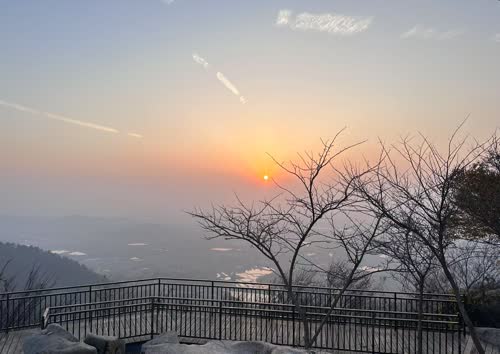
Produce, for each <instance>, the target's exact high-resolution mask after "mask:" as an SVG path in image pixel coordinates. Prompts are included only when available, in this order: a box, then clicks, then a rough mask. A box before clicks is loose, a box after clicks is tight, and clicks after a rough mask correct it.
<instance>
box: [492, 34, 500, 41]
mask: <svg viewBox="0 0 500 354" xmlns="http://www.w3.org/2000/svg"><path fill="white" fill-rule="evenodd" d="M493 40H494V41H495V42H498V43H500V33H497V34H495V36H494V37H493Z"/></svg>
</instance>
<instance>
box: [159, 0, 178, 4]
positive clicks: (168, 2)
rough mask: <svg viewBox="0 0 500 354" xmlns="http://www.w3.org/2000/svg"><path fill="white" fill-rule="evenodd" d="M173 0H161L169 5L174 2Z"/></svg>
mask: <svg viewBox="0 0 500 354" xmlns="http://www.w3.org/2000/svg"><path fill="white" fill-rule="evenodd" d="M174 1H175V0H161V2H162V3H164V4H167V5H170V4H172V3H173V2H174Z"/></svg>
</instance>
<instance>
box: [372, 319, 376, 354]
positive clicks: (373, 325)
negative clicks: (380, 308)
mask: <svg viewBox="0 0 500 354" xmlns="http://www.w3.org/2000/svg"><path fill="white" fill-rule="evenodd" d="M372 353H376V352H375V312H373V313H372Z"/></svg>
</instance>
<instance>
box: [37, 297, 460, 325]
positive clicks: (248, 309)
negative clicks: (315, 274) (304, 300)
mask: <svg viewBox="0 0 500 354" xmlns="http://www.w3.org/2000/svg"><path fill="white" fill-rule="evenodd" d="M151 305H155V306H168V305H171V304H164V303H154V304H153V303H152V302H151V301H146V302H143V303H136V304H127V305H120V306H111V307H105V308H97V309H83V310H82V309H80V310H75V311H71V312H63V313H51V310H52V309H54V307H49V308H47V309H46V311H45V312H44V314H43V319H44V323H46V322H47V320H48V318H50V317H54V316H59V315H64V316H68V315H73V314H75V315H76V314H82V313H87V312H92V311H102V310H117V309H125V308H133V307H137V306H151ZM174 305H175V306H179V307H189V308H198V309H212V310H216V309H219V310H220V309H222V310H232V311H245V312H246V313H248V312H249V311H250V312H251V311H254V312H266V313H278V314H287V315H289V314H292V313H293V312H294V310H293V306H292V311H290V310H283V309H262V308H248V307H233V306H221V305H216V306H214V305H196V304H174ZM366 312H368V311H366ZM376 313H377V312H376V311H375V312H371V316H367V315H365V316H362V315H347V314H338V313H331V314H329V316H331V317H342V318H356V319H367V320H373V319H375V320H384V321H400V322H401V321H403V322H418V319H413V318H398V317H375V314H376ZM305 314H306V316H324V315H325V313H318V312H308V311H306V313H305ZM390 314H393V313H390ZM396 314H397V313H396ZM421 322H422V323H432V324H447V325H450V324H451V325H456V324H460V322H459V321H445V320H435V319H425V318H424V319H422V320H421Z"/></svg>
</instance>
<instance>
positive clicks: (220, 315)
mask: <svg viewBox="0 0 500 354" xmlns="http://www.w3.org/2000/svg"><path fill="white" fill-rule="evenodd" d="M219 339H220V340H222V301H220V302H219Z"/></svg>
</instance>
